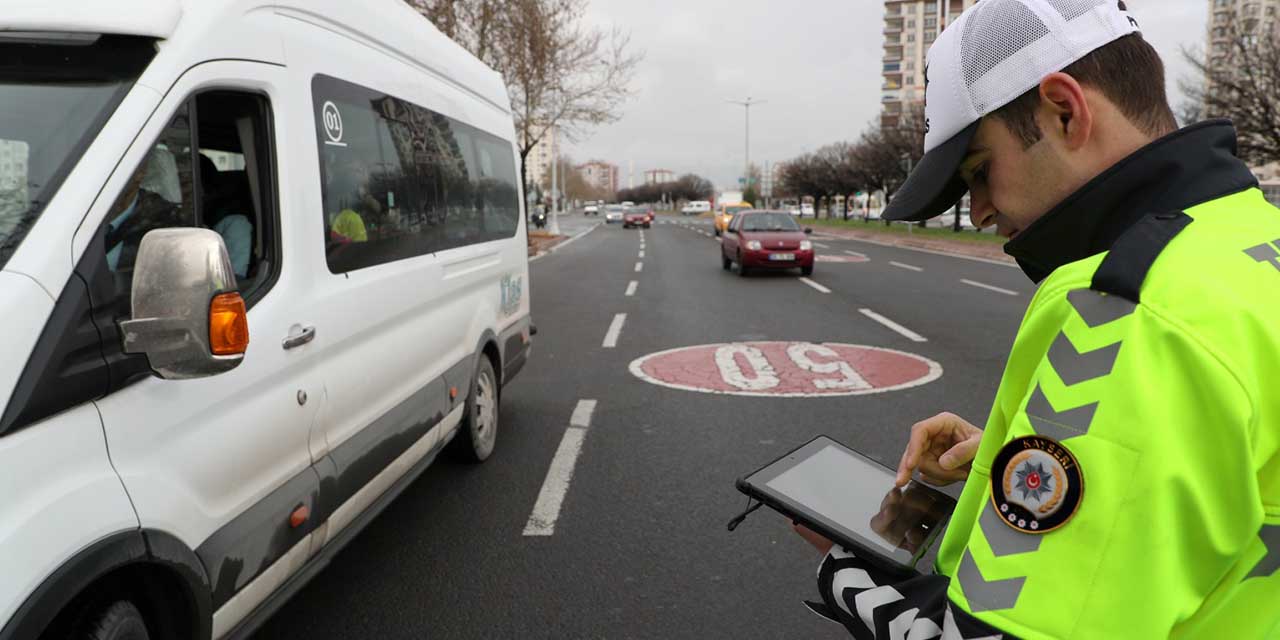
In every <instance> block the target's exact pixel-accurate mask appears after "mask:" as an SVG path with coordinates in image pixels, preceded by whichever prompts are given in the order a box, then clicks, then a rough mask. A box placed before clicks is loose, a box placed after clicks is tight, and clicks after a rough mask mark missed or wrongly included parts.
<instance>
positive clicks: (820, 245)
mask: <svg viewBox="0 0 1280 640" xmlns="http://www.w3.org/2000/svg"><path fill="white" fill-rule="evenodd" d="M813 246H815V247H818V248H820V249H830V248H831V247H830V246H829V245H825V244H822V243H821V242H815V243H813Z"/></svg>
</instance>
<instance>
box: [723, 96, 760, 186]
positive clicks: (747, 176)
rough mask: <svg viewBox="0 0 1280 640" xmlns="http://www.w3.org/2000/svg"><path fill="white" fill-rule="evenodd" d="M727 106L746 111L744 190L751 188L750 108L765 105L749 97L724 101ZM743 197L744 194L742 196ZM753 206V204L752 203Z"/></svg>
mask: <svg viewBox="0 0 1280 640" xmlns="http://www.w3.org/2000/svg"><path fill="white" fill-rule="evenodd" d="M725 102H728V103H729V104H736V105H738V106H740V107H744V108H746V110H747V135H746V139H747V140H746V155H747V164H746V167H745V168H744V171H743V174H742V176H743V180H744V182H743V184H744V189H750V188H751V107H753V106H755V105H757V104H765V101H764V100H753V99H751V96H747V99H746V100H726V101H725ZM744 195H745V194H744ZM752 204H755V203H752Z"/></svg>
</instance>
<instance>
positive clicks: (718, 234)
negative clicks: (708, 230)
mask: <svg viewBox="0 0 1280 640" xmlns="http://www.w3.org/2000/svg"><path fill="white" fill-rule="evenodd" d="M716 237H717V238H719V237H720V229H716Z"/></svg>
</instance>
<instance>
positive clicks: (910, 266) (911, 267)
mask: <svg viewBox="0 0 1280 640" xmlns="http://www.w3.org/2000/svg"><path fill="white" fill-rule="evenodd" d="M889 264H891V265H893V266H895V267H897V268H899V269H906V270H907V271H924V269H922V268H920V267H917V266H915V265H913V264H905V263H902V262H893V261H892V260H890V261H889Z"/></svg>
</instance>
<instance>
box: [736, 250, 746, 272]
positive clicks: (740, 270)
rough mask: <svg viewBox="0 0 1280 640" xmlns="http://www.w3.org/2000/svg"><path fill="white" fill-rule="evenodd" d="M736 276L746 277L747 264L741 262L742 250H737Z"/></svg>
mask: <svg viewBox="0 0 1280 640" xmlns="http://www.w3.org/2000/svg"><path fill="white" fill-rule="evenodd" d="M738 277H739V278H745V277H747V265H745V264H742V252H741V251H739V252H738Z"/></svg>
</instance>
